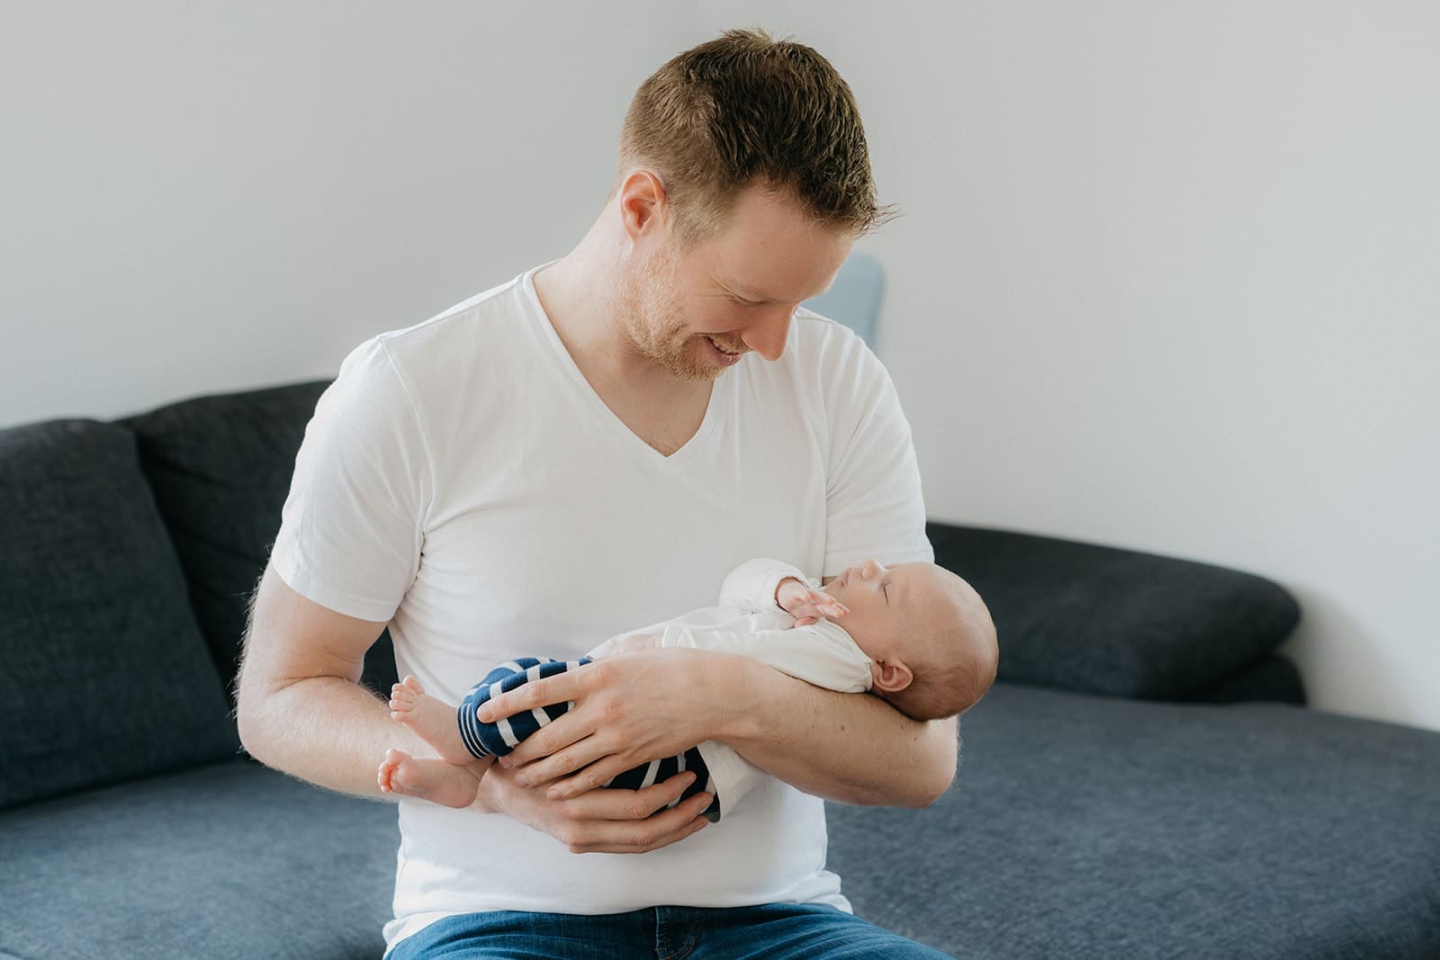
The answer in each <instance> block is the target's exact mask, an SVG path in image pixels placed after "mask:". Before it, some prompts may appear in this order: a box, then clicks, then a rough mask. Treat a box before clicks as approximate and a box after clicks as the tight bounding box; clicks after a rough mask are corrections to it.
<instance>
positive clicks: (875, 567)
mask: <svg viewBox="0 0 1440 960" xmlns="http://www.w3.org/2000/svg"><path fill="white" fill-rule="evenodd" d="M884 570H885V568H884V567H882V566H880V561H879V560H873V559H872V560H866V561H865V563H864V565H863V566H862V567H861V568H860V575H861V576H862V577H864V578H865V579H866V580H870V579H873V578H874V577H878V576H880V574H881V573H883V572H884Z"/></svg>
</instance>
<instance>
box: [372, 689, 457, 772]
mask: <svg viewBox="0 0 1440 960" xmlns="http://www.w3.org/2000/svg"><path fill="white" fill-rule="evenodd" d="M390 718H391V719H392V720H398V721H400V722H401V723H403V724H405V726H407V727H409V728H410V729H411V730H414V731H415V732H416V733H418V734H420V738H421V739H422V740H424V741H425V742H426V743H428V744H430V746H432V747H434V748H435V752H436V753H438V754H440V759H442V760H447V761H449V762H450V763H458V764H465V763H470V762H471V761H473V760H474V759H475V757H474V755H472V754H471V753H470V751H469V750H467V749H465V740H464V738H462V737H461V736H460V724H459V722H458V721H457V720H456V719H455V708H454V707H452V706H450V705H449V704H446V703H444V702H442V701H440V700H437V699H435V698H434V697H432V696H430V695H429V694H428V693H426V692H425V690H424V689H423V688H422V687H421V686H420V681H419V680H416V679H415V678H414V677H406V678H405V679H404V680H402V681H400V682H399V683H397V684H395V686H393V687H391V688H390Z"/></svg>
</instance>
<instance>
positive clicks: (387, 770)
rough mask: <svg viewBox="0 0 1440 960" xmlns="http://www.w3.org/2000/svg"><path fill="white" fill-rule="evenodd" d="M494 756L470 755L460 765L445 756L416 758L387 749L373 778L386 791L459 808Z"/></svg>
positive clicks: (467, 803) (469, 797)
mask: <svg viewBox="0 0 1440 960" xmlns="http://www.w3.org/2000/svg"><path fill="white" fill-rule="evenodd" d="M494 759H495V758H494V757H487V758H486V759H484V760H473V759H472V760H471V761H470V762H469V763H467V764H464V765H460V764H454V763H446V762H445V761H444V760H417V759H416V758H415V757H412V756H410V755H409V754H408V753H405V752H403V751H401V750H387V751H386V752H385V762H384V763H382V764H380V770H379V771H378V772H377V773H376V775H375V779H376V781H377V782H379V784H380V789H381V791H383V792H385V793H398V794H400V795H401V796H403V797H415V798H416V799H419V800H429V801H430V802H431V803H438V804H440V805H441V806H445V807H454V808H456V809H457V810H458V809H462V808H464V807H468V806H470V804H472V803H474V802H475V794H476V793H477V792H479V790H480V778H481V777H483V776H484V775H485V770H486V768H487V767H489V766H490V764H491V763H492V762H494Z"/></svg>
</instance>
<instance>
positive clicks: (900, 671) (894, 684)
mask: <svg viewBox="0 0 1440 960" xmlns="http://www.w3.org/2000/svg"><path fill="white" fill-rule="evenodd" d="M874 674H875V678H874V680H873V681H872V685H873V686H874V687H875V688H876V689H877V690H883V691H884V692H885V693H899V692H900V691H901V690H904V689H905V688H906V687H908V686H910V682H911V681H912V680H914V679H915V675H914V674H913V673H911V672H910V668H909V667H907V666H906V665H905V662H904V661H903V660H877V661H876V662H875V669H874Z"/></svg>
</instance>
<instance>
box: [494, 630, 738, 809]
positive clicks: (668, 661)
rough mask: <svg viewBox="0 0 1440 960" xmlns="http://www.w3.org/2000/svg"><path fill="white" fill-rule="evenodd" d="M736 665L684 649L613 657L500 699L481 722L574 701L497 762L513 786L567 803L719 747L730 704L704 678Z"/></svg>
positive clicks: (717, 656)
mask: <svg viewBox="0 0 1440 960" xmlns="http://www.w3.org/2000/svg"><path fill="white" fill-rule="evenodd" d="M735 659H739V658H737V657H735V656H733V655H731V654H717V653H709V652H706V651H700V650H684V649H682V650H651V651H645V652H642V653H638V654H633V655H629V656H618V657H614V658H609V657H607V658H606V659H604V660H599V661H596V662H594V663H588V664H586V665H585V666H583V667H580V668H579V669H576V670H571V671H569V672H567V673H561V674H557V675H555V676H553V677H546V678H545V679H543V680H534V681H531V682H530V683H526V684H524V685H523V686H519V687H516V688H515V689H514V690H511V691H510V692H509V693H504V694H501V695H500V696H498V697H495V698H493V699H491V700H489V701H487V702H486V703H484V704H482V705H481V707H480V711H479V717H480V720H481V721H482V722H484V723H494V722H496V721H498V720H500V719H501V718H503V717H508V716H511V715H513V714H516V713H523V712H524V711H527V710H533V709H535V708H536V707H542V706H546V705H548V704H552V703H564V702H566V701H573V702H574V706H572V707H571V708H570V709H569V710H568V711H567V712H566V713H565V714H564V715H563V716H561V717H559V718H557V719H556V720H554V721H552V722H551V723H549V724H547V725H546V726H544V727H542V728H541V729H540V730H538V731H536V732H535V733H533V734H531V735H530V736H529V737H528V738H526V739H525V740H524V741H523V742H522V743H521V744H520V745H519V746H518V747H516V748H515V751H514V752H513V753H511V754H509V755H508V756H505V757H502V758H501V759H500V764H501V765H502V766H503V767H508V768H511V769H514V770H515V773H516V775H515V779H514V782H515V784H516V786H519V787H539V786H542V785H545V784H550V788H549V790H548V791H546V796H547V797H548V798H549V799H551V800H568V799H570V798H573V797H578V796H580V795H581V794H583V793H586V792H587V791H590V790H593V789H595V788H596V787H598V786H600V785H601V784H603V783H606V782H607V781H609V780H610V779H611V778H612V777H614V776H615V775H617V774H620V773H623V772H624V771H626V770H629V769H631V768H632V767H637V766H639V765H640V764H642V763H649V762H650V761H651V760H659V759H662V758H664V757H673V756H675V755H676V754H680V753H684V752H685V751H686V750H688V749H690V748H691V747H693V746H695V745H696V744H698V743H703V742H704V741H706V740H712V739H716V738H717V736H718V734H719V733H720V731H721V730H722V729H723V727H724V720H725V704H724V702H723V700H719V699H717V698H716V696H715V691H714V687H713V685H711V684H708V683H707V679H706V674H707V671H713V670H716V669H723V665H724V664H726V663H728V662H729V661H731V660H735ZM562 777H565V778H568V779H563V780H561V779H560V778H562ZM552 781H559V782H552ZM702 809H703V808H702Z"/></svg>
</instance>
